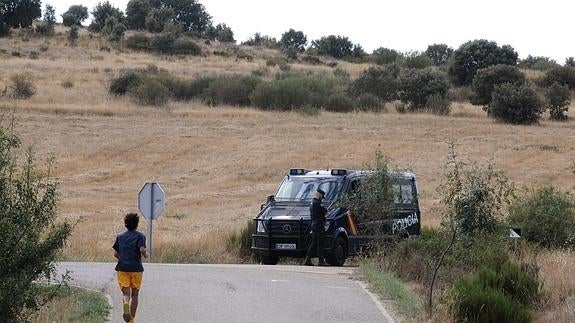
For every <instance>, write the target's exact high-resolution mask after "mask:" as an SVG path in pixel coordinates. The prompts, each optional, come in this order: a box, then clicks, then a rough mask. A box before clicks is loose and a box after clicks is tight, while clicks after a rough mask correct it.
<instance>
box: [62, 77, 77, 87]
mask: <svg viewBox="0 0 575 323" xmlns="http://www.w3.org/2000/svg"><path fill="white" fill-rule="evenodd" d="M62 87H63V88H65V89H71V88H73V87H74V82H73V81H72V80H70V79H68V80H64V81H62Z"/></svg>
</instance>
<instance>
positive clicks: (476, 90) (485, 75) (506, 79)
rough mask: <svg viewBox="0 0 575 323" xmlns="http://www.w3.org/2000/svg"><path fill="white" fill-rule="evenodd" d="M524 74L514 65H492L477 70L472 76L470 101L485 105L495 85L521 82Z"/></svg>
mask: <svg viewBox="0 0 575 323" xmlns="http://www.w3.org/2000/svg"><path fill="white" fill-rule="evenodd" d="M525 82H526V79H525V75H524V74H523V73H522V72H521V71H520V70H519V69H518V68H517V67H515V66H509V65H502V64H499V65H494V66H489V67H487V68H483V69H480V70H478V71H477V73H476V74H475V77H474V78H473V94H474V95H473V97H472V99H471V102H472V103H473V104H478V105H487V104H489V102H491V93H492V92H493V88H494V87H495V85H498V84H503V83H512V84H517V85H520V84H523V83H525Z"/></svg>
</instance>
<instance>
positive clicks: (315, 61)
mask: <svg viewBox="0 0 575 323" xmlns="http://www.w3.org/2000/svg"><path fill="white" fill-rule="evenodd" d="M300 60H301V61H302V62H303V63H306V64H310V65H321V64H323V62H322V61H321V59H320V58H319V57H317V56H314V55H302V56H301V57H300Z"/></svg>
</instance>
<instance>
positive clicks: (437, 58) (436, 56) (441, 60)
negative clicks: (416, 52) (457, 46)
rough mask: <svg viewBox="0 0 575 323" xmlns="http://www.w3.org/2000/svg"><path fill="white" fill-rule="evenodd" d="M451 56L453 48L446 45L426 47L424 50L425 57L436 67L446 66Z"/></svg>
mask: <svg viewBox="0 0 575 323" xmlns="http://www.w3.org/2000/svg"><path fill="white" fill-rule="evenodd" d="M452 54H453V48H451V47H449V46H447V45H446V44H433V45H429V46H427V49H426V50H425V55H427V57H429V58H431V59H432V60H433V63H434V64H435V65H437V66H439V65H445V64H447V61H448V60H449V58H450V57H451V55H452Z"/></svg>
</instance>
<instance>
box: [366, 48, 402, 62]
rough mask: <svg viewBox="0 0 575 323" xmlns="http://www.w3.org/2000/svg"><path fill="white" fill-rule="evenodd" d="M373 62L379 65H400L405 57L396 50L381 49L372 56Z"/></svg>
mask: <svg viewBox="0 0 575 323" xmlns="http://www.w3.org/2000/svg"><path fill="white" fill-rule="evenodd" d="M371 56H372V57H373V61H374V62H375V63H376V64H378V65H384V64H394V63H399V62H400V61H401V59H402V58H403V56H402V55H401V53H399V52H398V51H396V50H395V49H389V48H385V47H380V48H378V49H376V50H374V51H373V53H372V54H371Z"/></svg>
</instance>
